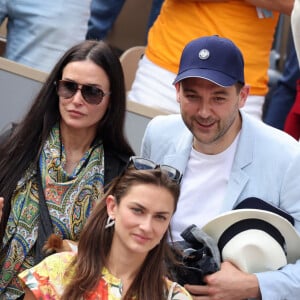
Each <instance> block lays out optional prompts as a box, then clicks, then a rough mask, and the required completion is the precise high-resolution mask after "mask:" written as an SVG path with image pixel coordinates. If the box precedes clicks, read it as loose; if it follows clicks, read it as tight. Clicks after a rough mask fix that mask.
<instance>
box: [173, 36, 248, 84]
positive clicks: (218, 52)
mask: <svg viewBox="0 0 300 300" xmlns="http://www.w3.org/2000/svg"><path fill="white" fill-rule="evenodd" d="M190 77H197V78H203V79H207V80H209V81H211V82H213V83H215V84H217V85H220V86H223V87H229V86H232V85H234V84H235V83H237V82H240V83H242V84H244V83H245V80H244V59H243V55H242V53H241V51H240V50H239V48H238V47H237V46H236V45H235V44H234V43H233V42H232V41H231V40H229V39H226V38H222V37H219V36H217V35H213V36H206V37H201V38H198V39H195V40H192V41H191V42H189V43H188V44H187V45H186V46H185V48H184V49H183V52H182V55H181V59H180V65H179V71H178V74H177V76H176V78H175V80H174V82H173V84H175V83H177V82H179V81H181V80H183V79H185V78H190Z"/></svg>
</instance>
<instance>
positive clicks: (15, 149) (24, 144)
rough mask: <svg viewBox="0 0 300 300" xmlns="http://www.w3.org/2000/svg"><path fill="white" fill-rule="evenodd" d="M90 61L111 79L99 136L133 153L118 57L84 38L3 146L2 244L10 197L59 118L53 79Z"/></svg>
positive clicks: (57, 67) (0, 159)
mask: <svg viewBox="0 0 300 300" xmlns="http://www.w3.org/2000/svg"><path fill="white" fill-rule="evenodd" d="M87 59H89V60H91V61H93V62H94V63H95V64H97V65H98V66H100V67H101V68H102V69H103V70H104V71H105V72H106V74H107V76H108V78H109V81H110V88H111V90H110V91H111V95H110V101H109V106H108V109H107V111H106V113H105V115H104V116H103V118H102V119H101V120H100V122H99V124H98V130H97V133H96V137H98V138H101V139H102V141H103V144H104V148H105V147H106V146H107V147H108V148H109V149H111V150H117V151H118V152H122V153H124V154H128V155H132V154H133V150H132V148H131V147H130V145H129V143H128V142H127V140H126V138H125V135H124V121H125V109H126V94H125V85H124V76H123V71H122V67H121V64H120V61H119V58H118V56H117V55H116V54H115V53H114V51H113V50H112V49H111V48H110V47H109V46H108V45H107V44H106V43H105V42H103V41H84V42H82V43H80V44H78V45H75V46H74V47H72V48H71V49H70V50H68V51H67V52H66V53H65V54H64V55H63V56H62V58H61V59H60V60H59V61H58V63H57V64H56V65H55V67H54V68H53V70H52V72H51V73H50V74H49V76H48V78H47V80H46V82H45V83H44V85H43V87H42V88H41V90H40V92H39V94H38V95H37V97H36V98H35V100H34V102H33V104H32V105H31V108H30V109H29V111H28V113H27V114H26V115H25V117H24V119H23V121H22V122H21V123H20V124H19V125H18V126H17V127H16V129H15V130H14V132H13V134H12V135H11V136H10V138H9V139H8V140H7V141H6V142H5V143H4V144H3V145H1V146H0V195H1V196H3V197H4V198H5V203H4V209H3V216H2V220H1V224H0V244H1V243H2V240H3V236H4V230H5V226H6V224H7V220H8V216H9V213H10V210H11V196H12V194H13V191H14V189H15V187H16V184H17V182H18V180H19V179H20V178H21V177H22V175H23V174H24V172H25V171H26V170H27V169H28V168H29V166H31V164H36V163H37V161H38V158H39V155H40V152H41V149H42V147H43V144H44V142H45V140H46V139H47V137H48V136H49V133H50V130H51V128H52V127H53V126H54V124H55V123H56V122H58V121H59V120H60V112H59V98H58V96H57V94H56V88H55V85H54V82H55V81H57V80H60V79H61V78H62V72H63V69H64V67H65V66H66V65H67V64H68V63H70V62H74V61H84V60H87Z"/></svg>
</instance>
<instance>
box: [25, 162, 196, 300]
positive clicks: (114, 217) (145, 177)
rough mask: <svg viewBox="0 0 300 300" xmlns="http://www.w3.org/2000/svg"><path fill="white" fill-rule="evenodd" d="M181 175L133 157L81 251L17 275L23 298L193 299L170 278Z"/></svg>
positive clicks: (96, 214)
mask: <svg viewBox="0 0 300 300" xmlns="http://www.w3.org/2000/svg"><path fill="white" fill-rule="evenodd" d="M136 168H138V170H137V169H136ZM179 181H180V174H179V171H177V170H176V169H173V168H171V167H163V166H161V167H158V166H156V165H155V164H154V163H153V162H151V161H148V160H143V159H142V158H138V157H133V158H132V159H131V163H130V164H129V167H128V168H127V169H126V170H125V172H124V173H123V175H121V176H120V177H119V178H115V180H114V181H113V183H112V184H111V186H110V188H109V190H108V191H107V193H106V194H105V195H104V197H103V199H102V201H101V202H100V203H99V204H97V206H96V207H95V209H94V211H93V212H92V215H91V216H90V218H89V219H88V221H87V223H86V226H85V227H84V229H83V231H82V233H81V236H80V239H79V244H78V253H77V254H75V253H74V252H60V253H56V254H53V255H51V256H48V257H47V258H46V259H45V260H43V261H42V262H41V263H40V264H38V265H36V266H35V267H33V268H31V269H29V270H25V271H24V272H22V273H21V274H20V275H19V277H20V278H21V279H22V280H23V282H24V284H25V291H26V294H25V300H32V299H41V300H42V299H61V300H77V299H102V300H107V299H111V300H117V299H124V300H129V299H136V300H138V299H140V300H163V299H166V300H167V299H174V300H175V299H177V300H184V299H186V300H188V299H189V300H191V299H192V298H191V296H190V295H189V294H188V293H187V292H186V290H185V289H183V288H182V287H181V286H179V285H178V284H176V283H173V282H171V281H170V280H168V279H166V274H167V270H166V265H165V259H166V258H167V259H171V256H169V254H170V253H169V248H168V244H167V237H168V234H169V232H170V220H171V217H172V215H173V214H174V212H175V210H176V205H177V201H178V196H179Z"/></svg>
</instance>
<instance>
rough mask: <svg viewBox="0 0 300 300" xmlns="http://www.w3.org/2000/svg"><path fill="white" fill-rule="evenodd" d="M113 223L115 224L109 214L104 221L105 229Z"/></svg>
mask: <svg viewBox="0 0 300 300" xmlns="http://www.w3.org/2000/svg"><path fill="white" fill-rule="evenodd" d="M114 225H115V220H114V219H113V218H112V217H111V216H108V218H107V221H106V225H105V229H106V228H109V227H112V226H114Z"/></svg>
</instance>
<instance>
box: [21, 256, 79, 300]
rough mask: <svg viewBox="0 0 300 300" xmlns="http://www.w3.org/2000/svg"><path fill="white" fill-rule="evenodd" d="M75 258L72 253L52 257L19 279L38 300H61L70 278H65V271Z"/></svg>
mask: <svg viewBox="0 0 300 300" xmlns="http://www.w3.org/2000/svg"><path fill="white" fill-rule="evenodd" d="M73 257H74V253H72V252H62V253H57V254H53V255H50V256H48V257H47V258H45V259H44V260H43V261H41V262H40V263H39V264H38V265H36V266H34V267H33V268H31V269H28V270H25V271H23V272H22V273H20V274H19V278H20V279H21V280H22V282H23V284H24V286H26V287H27V288H29V289H30V290H31V291H32V293H33V294H34V296H35V297H36V298H37V299H41V300H42V299H45V300H46V299H59V298H60V296H61V295H62V293H63V291H64V286H65V285H66V284H67V282H68V280H69V278H70V277H69V276H68V277H66V276H65V271H66V269H67V268H68V266H69V264H70V263H71V261H72V259H73ZM69 275H71V274H69Z"/></svg>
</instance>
